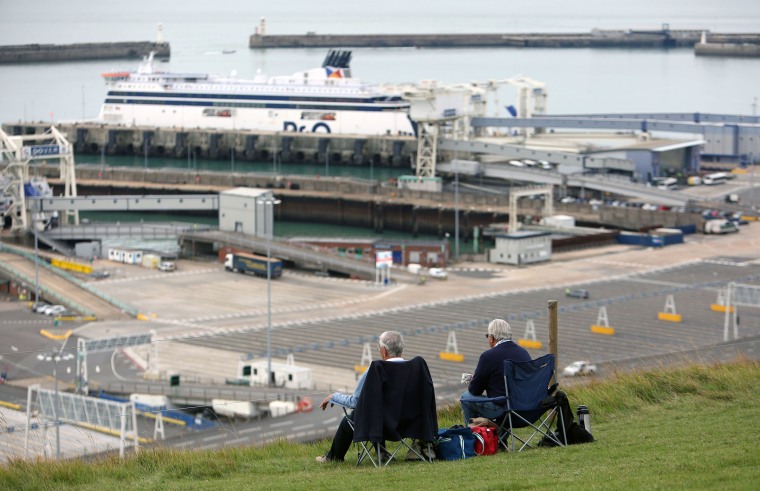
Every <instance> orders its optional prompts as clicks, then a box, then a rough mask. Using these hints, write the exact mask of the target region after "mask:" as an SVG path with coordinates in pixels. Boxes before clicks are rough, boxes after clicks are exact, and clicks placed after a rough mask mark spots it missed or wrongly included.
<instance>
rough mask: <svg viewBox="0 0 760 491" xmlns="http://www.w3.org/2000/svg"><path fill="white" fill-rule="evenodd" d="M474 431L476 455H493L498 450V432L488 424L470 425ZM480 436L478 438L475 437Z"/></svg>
mask: <svg viewBox="0 0 760 491" xmlns="http://www.w3.org/2000/svg"><path fill="white" fill-rule="evenodd" d="M471 429H472V432H473V433H475V436H476V438H475V453H476V454H478V455H493V454H495V453H496V451H497V450H499V432H498V431H496V428H493V427H490V426H474V427H471ZM478 436H480V438H477V437H478Z"/></svg>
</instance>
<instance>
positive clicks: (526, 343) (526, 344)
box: [517, 339, 544, 349]
mask: <svg viewBox="0 0 760 491" xmlns="http://www.w3.org/2000/svg"><path fill="white" fill-rule="evenodd" d="M517 344H519V345H520V346H522V347H523V348H529V349H541V348H542V347H543V346H544V344H543V343H542V342H541V341H533V340H532V339H518V340H517Z"/></svg>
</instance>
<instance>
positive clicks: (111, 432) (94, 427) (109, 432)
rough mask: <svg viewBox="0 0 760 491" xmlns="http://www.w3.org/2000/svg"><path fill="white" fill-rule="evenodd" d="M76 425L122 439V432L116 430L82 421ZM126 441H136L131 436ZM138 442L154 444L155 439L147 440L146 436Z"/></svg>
mask: <svg viewBox="0 0 760 491" xmlns="http://www.w3.org/2000/svg"><path fill="white" fill-rule="evenodd" d="M74 424H76V425H77V426H81V427H82V428H87V429H88V430H93V431H97V432H99V433H105V434H107V435H113V436H118V437H121V432H119V431H116V430H112V429H111V428H105V427H103V426H97V425H91V424H89V423H82V422H81V421H80V422H78V423H74ZM125 440H126V441H128V442H130V441H134V438H133V437H131V436H128V437H126V438H125ZM137 441H138V442H140V443H152V442H153V439H152V438H146V437H144V436H140V437H137Z"/></svg>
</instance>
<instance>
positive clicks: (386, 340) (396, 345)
mask: <svg viewBox="0 0 760 491" xmlns="http://www.w3.org/2000/svg"><path fill="white" fill-rule="evenodd" d="M378 343H379V344H380V346H382V347H383V348H385V349H387V350H388V354H389V355H391V357H393V358H395V357H397V356H401V354H402V353H403V352H404V338H402V337H401V333H400V332H398V331H385V332H384V333H382V334H381V335H380V339H379V340H378Z"/></svg>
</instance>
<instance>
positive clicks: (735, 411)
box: [0, 361, 760, 490]
mask: <svg viewBox="0 0 760 491" xmlns="http://www.w3.org/2000/svg"><path fill="white" fill-rule="evenodd" d="M759 379H760V363H758V362H754V361H740V362H735V363H731V364H725V365H719V366H702V365H694V366H689V367H686V368H680V369H655V370H651V371H647V372H639V373H633V374H624V375H620V376H617V377H613V378H611V379H608V380H606V381H602V382H594V383H591V384H590V385H587V386H583V387H575V388H572V389H570V390H568V395H569V397H570V401H571V404H573V405H577V404H578V403H583V404H586V405H588V406H589V408H590V409H591V412H592V424H593V431H594V436H595V437H596V439H597V441H596V442H595V443H593V444H588V445H575V446H571V447H568V448H564V449H563V448H541V449H535V450H528V451H525V452H522V453H519V454H512V453H504V452H500V453H499V454H498V455H495V456H488V457H478V458H474V459H468V460H466V461H457V462H436V463H434V464H432V465H429V464H425V463H420V462H403V461H402V462H398V463H393V464H391V466H390V467H388V468H386V469H375V468H373V467H372V466H371V465H369V464H366V463H365V464H364V465H362V466H361V467H359V468H357V467H356V466H355V465H354V464H355V462H350V461H346V462H343V463H330V464H317V463H315V462H314V457H315V456H316V455H319V454H323V453H324V452H325V451H326V450H327V448H328V447H329V441H322V442H319V443H316V444H296V443H292V444H291V443H287V442H279V443H275V444H271V445H268V446H266V447H260V448H257V447H250V448H235V449H226V450H221V451H213V452H212V451H208V452H192V451H173V450H151V451H141V452H140V453H139V454H138V455H137V456H133V457H130V458H127V459H125V460H124V461H120V460H119V459H118V458H108V459H104V460H101V461H98V462H95V463H87V462H81V461H66V462H60V463H57V462H40V463H26V462H20V461H16V462H11V463H9V464H8V465H6V466H5V467H0V489H14V490H15V489H18V490H23V489H56V490H58V489H67V488H76V489H93V490H94V489H97V490H102V489H140V490H148V489H176V490H186V489H214V490H218V489H267V490H269V489H288V490H290V489H305V490H306V489H308V490H313V489H341V490H343V489H363V490H366V489H436V490H437V489H452V490H460V489H656V488H659V489H673V488H675V489H758V487H760V433H759V432H758V430H760V424H758V423H760V409H758V403H759V402H760V397H758V395H757V392H758V389H757V387H756V386H757V381H758V380H759ZM460 420H461V416H460V413H459V407H458V405H455V404H452V405H450V406H447V407H444V408H441V409H440V413H439V424H440V426H441V427H445V426H450V425H452V424H457V423H459V422H460ZM352 455H353V450H352V451H351V452H349V455H348V457H349V458H350V457H351V456H352Z"/></svg>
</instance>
